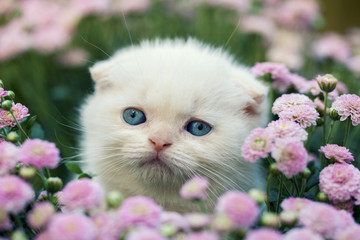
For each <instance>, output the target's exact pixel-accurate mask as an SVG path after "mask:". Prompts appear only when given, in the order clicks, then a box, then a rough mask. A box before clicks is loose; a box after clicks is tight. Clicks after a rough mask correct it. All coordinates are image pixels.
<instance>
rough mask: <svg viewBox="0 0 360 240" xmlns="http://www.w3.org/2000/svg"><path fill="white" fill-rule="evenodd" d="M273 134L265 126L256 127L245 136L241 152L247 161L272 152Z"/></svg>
mask: <svg viewBox="0 0 360 240" xmlns="http://www.w3.org/2000/svg"><path fill="white" fill-rule="evenodd" d="M272 145H273V135H271V134H269V133H268V132H267V131H266V130H265V129H263V128H255V129H254V130H252V131H251V133H250V135H249V136H247V137H246V138H245V142H244V144H243V146H242V147H241V154H242V156H243V157H244V159H245V160H246V161H249V162H255V161H256V160H258V159H259V158H265V157H267V156H268V154H269V153H270V152H271V148H272Z"/></svg>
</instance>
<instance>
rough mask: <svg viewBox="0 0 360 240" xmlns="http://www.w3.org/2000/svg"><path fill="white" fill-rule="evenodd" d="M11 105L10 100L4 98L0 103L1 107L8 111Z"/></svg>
mask: <svg viewBox="0 0 360 240" xmlns="http://www.w3.org/2000/svg"><path fill="white" fill-rule="evenodd" d="M11 107H12V101H10V100H5V101H3V102H2V103H1V108H2V109H4V110H5V111H9V110H10V109H11Z"/></svg>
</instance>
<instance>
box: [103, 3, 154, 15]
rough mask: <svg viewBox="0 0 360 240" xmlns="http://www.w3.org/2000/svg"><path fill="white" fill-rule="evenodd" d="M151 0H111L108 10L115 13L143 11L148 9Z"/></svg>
mask: <svg viewBox="0 0 360 240" xmlns="http://www.w3.org/2000/svg"><path fill="white" fill-rule="evenodd" d="M150 5H151V0H137V1H126V0H120V1H115V2H114V1H113V2H112V5H111V9H110V11H112V12H114V13H117V12H121V13H124V14H126V13H132V12H144V11H146V10H147V9H149V7H150Z"/></svg>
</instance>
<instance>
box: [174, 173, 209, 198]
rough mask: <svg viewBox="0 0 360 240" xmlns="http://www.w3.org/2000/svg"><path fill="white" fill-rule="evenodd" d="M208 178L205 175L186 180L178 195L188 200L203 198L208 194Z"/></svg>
mask: <svg viewBox="0 0 360 240" xmlns="http://www.w3.org/2000/svg"><path fill="white" fill-rule="evenodd" d="M209 185H210V183H209V180H208V179H207V178H206V177H201V176H194V177H193V178H191V179H190V180H188V181H187V182H186V183H185V184H184V185H183V186H182V187H181V189H180V196H181V197H182V198H184V199H189V200H199V199H201V200H205V199H207V196H208V194H207V193H206V190H207V189H208V188H209Z"/></svg>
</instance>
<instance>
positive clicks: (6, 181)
mask: <svg viewBox="0 0 360 240" xmlns="http://www.w3.org/2000/svg"><path fill="white" fill-rule="evenodd" d="M33 198H34V191H33V189H32V187H31V186H30V185H29V184H28V183H27V182H25V181H24V180H22V179H21V178H19V177H17V176H14V175H8V176H3V177H0V206H1V208H3V209H4V210H6V211H8V212H11V213H18V212H20V211H21V210H23V209H24V207H25V206H26V204H27V203H28V202H29V201H31V200H32V199H33Z"/></svg>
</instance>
